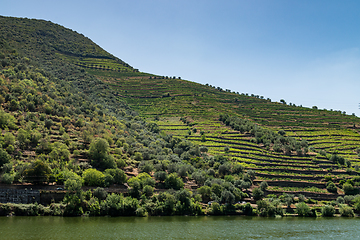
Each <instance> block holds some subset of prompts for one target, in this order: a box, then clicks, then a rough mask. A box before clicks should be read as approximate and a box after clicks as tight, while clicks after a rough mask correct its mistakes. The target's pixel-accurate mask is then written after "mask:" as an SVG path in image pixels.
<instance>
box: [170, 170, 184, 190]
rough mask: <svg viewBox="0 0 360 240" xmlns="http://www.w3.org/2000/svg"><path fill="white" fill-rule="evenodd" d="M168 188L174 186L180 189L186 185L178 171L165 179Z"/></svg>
mask: <svg viewBox="0 0 360 240" xmlns="http://www.w3.org/2000/svg"><path fill="white" fill-rule="evenodd" d="M165 187H166V188H173V189H175V190H180V189H181V188H183V187H184V183H183V181H182V179H181V178H180V177H178V176H177V174H176V173H171V174H169V176H168V178H167V179H166V180H165Z"/></svg>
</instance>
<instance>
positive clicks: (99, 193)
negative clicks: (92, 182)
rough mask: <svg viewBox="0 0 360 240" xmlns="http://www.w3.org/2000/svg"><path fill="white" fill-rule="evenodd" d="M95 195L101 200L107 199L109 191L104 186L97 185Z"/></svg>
mask: <svg viewBox="0 0 360 240" xmlns="http://www.w3.org/2000/svg"><path fill="white" fill-rule="evenodd" d="M93 195H94V197H97V198H98V199H99V200H104V199H106V196H107V195H108V192H107V191H105V189H104V188H101V187H97V188H96V189H95V190H94V192H93Z"/></svg>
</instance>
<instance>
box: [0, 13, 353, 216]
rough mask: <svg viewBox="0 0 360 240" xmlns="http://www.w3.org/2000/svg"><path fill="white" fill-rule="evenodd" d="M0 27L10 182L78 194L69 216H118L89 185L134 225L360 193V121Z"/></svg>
mask: <svg viewBox="0 0 360 240" xmlns="http://www.w3.org/2000/svg"><path fill="white" fill-rule="evenodd" d="M0 26H1V27H0V61H1V65H0V70H1V72H0V82H1V89H0V103H1V109H0V127H1V130H2V137H1V139H0V142H1V148H0V155H1V159H2V160H1V162H0V165H1V169H2V172H1V182H2V183H4V184H26V183H31V184H40V185H43V186H45V185H49V184H50V185H51V184H53V183H55V184H58V185H61V184H64V185H65V188H66V189H67V190H70V191H75V192H77V194H75V195H69V194H67V195H66V197H65V199H64V204H65V205H64V207H63V208H64V214H65V215H78V214H82V213H83V212H82V211H83V210H86V209H87V211H95V210H94V209H93V208H91V206H93V205H94V206H93V207H95V206H98V210H96V211H95V212H96V214H95V213H93V214H94V215H97V214H107V213H110V212H111V211H110V210H109V209H111V207H110V206H109V204H110V201H115V200H114V199H113V200H111V199H108V198H110V196H111V198H117V197H116V196H118V195H116V194H114V195H108V197H106V194H105V193H104V194H105V195H104V196H105V197H101V196H100V195H99V194H101V193H103V192H101V191H102V190H101V189H100V190H99V189H98V190H97V192H96V193H95V192H89V193H87V194H88V195H84V194H85V193H84V192H82V191H81V190H80V189H81V187H82V186H83V185H85V186H88V187H94V188H95V187H98V186H99V187H107V189H108V191H109V192H111V191H112V192H123V193H124V194H126V195H129V196H130V197H128V198H126V199H127V200H126V201H127V203H126V204H130V205H132V210H131V211H132V212H131V211H130V212H127V213H126V214H127V215H133V214H135V211H136V214H138V215H143V214H147V213H149V214H151V215H163V214H165V215H169V214H170V215H171V214H203V213H212V214H221V213H231V212H240V213H243V214H245V213H246V211H248V209H249V208H250V207H249V206H250V205H246V207H245V205H241V206H240V205H239V206H238V207H235V208H236V209H235V208H232V207H229V206H230V205H231V206H235V205H232V204H234V203H235V202H239V201H242V200H244V199H245V200H246V201H253V200H259V199H262V198H263V197H264V196H265V195H268V196H272V197H276V196H279V195H281V196H282V197H281V198H280V199H281V201H283V202H284V203H285V202H286V201H291V202H293V201H300V200H299V199H303V198H304V196H305V197H306V198H308V200H309V199H310V198H313V199H318V200H335V199H339V197H340V198H341V197H342V196H343V195H344V193H346V194H348V195H349V194H350V195H351V194H356V193H357V192H358V183H359V179H358V178H357V177H355V176H357V175H358V173H359V156H358V154H359V152H360V149H359V143H360V135H359V132H358V131H359V127H360V119H359V118H357V117H356V116H349V115H346V114H344V113H342V112H339V111H329V110H319V109H317V108H316V107H313V108H312V109H309V108H304V107H302V106H295V105H293V104H287V103H286V102H285V100H282V101H281V103H277V102H272V101H271V99H266V98H264V97H263V96H255V95H248V94H245V93H239V92H234V91H231V90H229V89H225V90H224V89H222V88H221V87H216V86H211V85H208V84H206V85H202V84H198V83H195V82H191V81H187V80H183V79H181V77H175V76H171V77H169V76H157V75H154V74H149V73H143V72H140V71H139V70H138V69H136V68H134V67H132V66H130V65H129V64H127V63H126V62H124V61H123V60H121V59H119V58H117V57H115V56H113V55H111V54H110V53H108V52H106V51H104V50H103V49H102V48H101V47H99V46H98V45H96V44H95V43H93V42H92V41H91V40H90V39H88V38H86V37H85V36H83V35H82V34H79V33H76V32H75V31H72V30H70V29H66V28H64V27H62V26H60V25H57V24H53V23H51V22H48V21H44V20H31V19H20V18H11V17H0ZM54 186H55V185H54ZM329 186H330V187H329ZM166 189H173V190H172V191H173V192H171V191H170V192H166V193H160V194H159V192H163V191H164V190H166ZM184 189H188V190H184ZM175 190H177V191H175ZM190 190H191V191H190ZM154 191H155V193H154ZM97 194H98V195H97ZM295 194H296V195H298V194H301V195H300V196H299V198H294V196H295ZM76 197H77V198H79V199H83V200H82V202H80V203H77V202H76ZM119 198H120V197H119ZM121 198H123V196H121ZM101 199H103V200H101ZM289 199H290V200H289ZM118 200H119V201H120V199H118ZM116 201H117V200H116ZM121 201H124V200H121ZM126 201H125V202H126ZM169 201H170V202H171V203H170V202H169ZM208 201H213V202H216V203H220V204H224V203H230V205H229V206H228V205H226V207H224V206H225V205H224V206H220V205H219V206H218V209H217V207H215V206H216V205H215V206H212V207H208V206H207V204H206V203H207V202H208ZM291 202H290V205H291ZM309 203H312V202H311V201H310V200H309ZM92 204H93V205H92ZM101 204H102V205H101ZM122 204H125V203H122ZM126 204H125V205H126ZM164 204H165V205H166V204H170V205H171V206H170V207H169V206H168V205H166V206H168V208H167V207H164V206H165V205H164ZM269 204H270V205H271V204H273V206H275V205H274V204H275V203H272V202H270V203H269ZM276 204H277V203H276ZM100 205H101V207H100ZM290 205H289V206H290ZM80 206H81V208H80ZM160 206H162V208H161V207H160ZM123 207H124V206H123ZM275 207H276V208H281V205H276V206H275ZM95 208H96V207H95ZM91 209H92V210H91ZM96 209H97V208H96ZM251 209H252V208H251ZM100 210H101V211H100ZM97 211H98V212H97ZM259 211H260V210H259ZM279 211H280V210H279ZM115 212H116V211H115ZM251 213H252V212H251ZM277 213H280V212H278V211H277ZM114 214H115V213H114ZM116 214H120V215H123V214H125V213H124V212H121V211H120V210H119V211H118V212H117V213H116ZM126 214H125V215H126Z"/></svg>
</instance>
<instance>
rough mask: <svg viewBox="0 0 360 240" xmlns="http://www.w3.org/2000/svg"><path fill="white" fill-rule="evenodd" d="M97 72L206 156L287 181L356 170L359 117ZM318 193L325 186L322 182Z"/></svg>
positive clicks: (174, 81)
mask: <svg viewBox="0 0 360 240" xmlns="http://www.w3.org/2000/svg"><path fill="white" fill-rule="evenodd" d="M99 78H100V79H102V80H103V81H105V82H108V83H109V84H111V86H112V87H113V88H114V89H116V91H117V92H118V93H119V95H120V96H122V97H125V98H126V101H127V103H128V104H129V105H130V106H131V107H132V108H133V109H134V110H136V111H138V112H139V114H140V116H142V117H145V118H147V119H149V120H152V121H155V122H156V123H157V124H158V125H159V128H160V130H162V131H164V132H165V133H168V134H172V135H173V136H178V137H185V138H187V139H188V140H189V141H191V142H193V143H196V144H199V145H200V146H202V147H203V148H204V149H206V153H207V154H208V155H212V156H224V157H226V158H228V159H229V160H230V161H232V162H239V163H241V164H242V165H243V166H244V167H245V168H247V169H253V170H254V171H255V172H256V173H257V177H258V178H259V179H261V178H262V179H264V180H265V181H266V180H267V178H269V179H272V178H273V177H272V176H276V178H278V179H282V180H283V181H287V182H288V184H289V187H291V182H293V181H295V180H294V179H298V180H299V179H301V180H302V181H305V182H314V181H316V182H317V181H329V178H330V177H331V178H332V181H334V182H335V183H338V182H339V181H341V180H344V179H346V178H350V177H351V176H353V175H354V174H357V172H358V171H359V165H360V161H359V156H358V154H359V153H360V149H359V147H360V135H359V133H358V129H359V128H360V121H359V119H358V118H357V117H355V116H351V115H345V114H344V113H343V112H340V111H333V110H329V111H328V110H317V109H316V108H314V109H312V108H305V107H302V106H295V105H294V104H291V103H286V102H285V101H283V102H282V103H276V102H272V101H271V99H266V98H264V97H262V96H257V95H252V94H251V95H250V94H246V93H238V92H233V91H230V90H228V89H222V88H221V87H216V86H211V85H208V84H206V85H201V84H197V83H192V82H189V81H184V80H181V79H180V78H178V77H173V76H169V77H165V76H146V77H122V76H121V75H119V76H118V77H116V76H113V77H111V78H110V77H107V78H106V77H103V76H101V75H100V74H99ZM219 116H220V117H219ZM229 119H230V120H229ZM234 119H238V120H236V121H235V120H234ZM232 122H234V123H232ZM333 156H340V158H337V157H333ZM332 157H333V158H332ZM331 159H332V160H331ZM311 171H313V172H311ZM265 175H266V176H265ZM269 185H270V186H271V184H269ZM288 190H289V189H288ZM292 190H293V191H296V190H295V189H292ZM290 191H291V189H290ZM319 191H325V192H326V187H325V185H324V188H323V189H321V190H319ZM341 192H342V190H341V188H340V187H339V191H338V193H341Z"/></svg>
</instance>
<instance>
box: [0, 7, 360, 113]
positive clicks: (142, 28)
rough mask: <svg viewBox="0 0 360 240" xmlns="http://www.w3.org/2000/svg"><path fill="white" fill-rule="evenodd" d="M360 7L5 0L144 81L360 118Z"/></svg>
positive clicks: (11, 11) (7, 11)
mask: <svg viewBox="0 0 360 240" xmlns="http://www.w3.org/2000/svg"><path fill="white" fill-rule="evenodd" d="M359 11H360V1H358V0H353V1H351V0H341V1H340V0H338V1H333V0H296V1H295V0H246V1H245V0H236V1H233V0H117V1H115V0H113V1H111V0H102V1H93V0H87V1H77V0H72V1H68V0H62V1H59V0H51V1H48V0H42V1H41V0H32V1H28V0H11V1H10V0H0V15H3V16H14V17H27V18H36V19H45V20H50V21H52V22H55V23H58V24H60V25H63V26H65V27H68V28H71V29H73V30H75V31H77V32H79V33H82V34H84V35H85V36H87V37H89V38H91V39H92V40H93V41H94V42H95V43H97V44H98V45H100V46H101V47H103V48H104V49H105V50H107V51H108V52H110V53H112V54H113V55H115V56H117V57H119V58H120V59H122V60H124V61H125V62H127V63H129V64H130V65H132V66H133V67H135V68H138V69H139V70H140V71H143V72H150V73H154V74H159V75H164V76H180V77H182V78H183V79H187V80H191V81H194V82H199V83H204V84H205V83H209V84H211V85H214V86H216V87H218V86H219V87H222V88H223V89H230V90H232V91H236V92H240V93H249V94H255V95H260V96H264V97H265V98H271V99H272V100H273V101H279V100H280V99H285V101H286V102H287V103H290V102H291V103H295V104H296V105H303V106H307V107H312V106H318V108H320V109H323V108H326V109H334V110H341V111H346V112H347V113H348V114H351V113H355V114H356V115H357V116H360V110H359V103H360V96H359V92H358V91H359V90H360V88H359V87H360V81H359V80H360V14H359Z"/></svg>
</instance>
